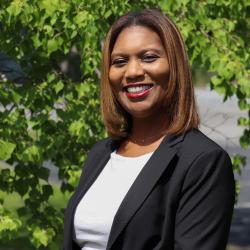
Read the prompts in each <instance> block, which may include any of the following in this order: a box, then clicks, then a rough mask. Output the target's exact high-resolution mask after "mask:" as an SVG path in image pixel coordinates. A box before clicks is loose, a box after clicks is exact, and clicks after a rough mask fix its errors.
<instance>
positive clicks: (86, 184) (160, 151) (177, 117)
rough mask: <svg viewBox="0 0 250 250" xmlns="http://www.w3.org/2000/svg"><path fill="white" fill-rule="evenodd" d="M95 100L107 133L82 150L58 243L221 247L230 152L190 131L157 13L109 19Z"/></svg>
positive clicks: (175, 51) (184, 89)
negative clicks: (81, 163)
mask: <svg viewBox="0 0 250 250" xmlns="http://www.w3.org/2000/svg"><path fill="white" fill-rule="evenodd" d="M101 104H102V114H103V119H104V123H105V127H106V129H107V132H108V134H109V136H110V137H109V138H107V139H104V140H102V141H100V142H98V143H96V144H95V145H94V147H93V148H92V149H91V151H90V152H89V155H88V159H87V161H86V164H85V166H84V170H83V174H82V176H81V179H80V182H79V185H78V188H77V190H76V191H75V193H74V195H73V196H72V197H71V199H70V201H69V204H68V207H67V209H66V212H65V228H64V249H65V250H71V249H84V250H90V249H91V250H94V249H110V250H152V249H154V250H160V249H162V250H163V249H168V250H171V249H190V250H196V249H197V250H203V249H204V250H205V249H206V250H215V249H216V250H217V249H219V250H220V249H225V247H226V243H227V238H228V234H229V229H230V222H231V216H232V211H233V205H234V191H235V190H234V178H233V173H232V166H231V162H230V158H229V157H228V155H227V153H226V152H225V151H224V150H223V149H222V148H220V147H219V146H218V145H217V144H215V143H214V142H213V141H211V140H210V139H208V138H207V137H206V136H205V135H203V134H202V133H201V132H200V131H199V130H198V129H197V127H198V125H199V117H198V114H197V108H196V105H195V99H194V91H193V86H192V81H191V75H190V69H189V65H188V59H187V55H186V52H185V48H184V43H183V40H182V38H181V35H180V33H179V31H178V29H177V28H176V26H175V25H174V24H173V23H172V22H171V21H170V20H169V18H168V17H166V16H164V15H163V14H162V13H161V12H159V11H157V10H143V11H141V12H130V13H128V14H126V15H125V16H122V17H121V18H119V19H118V20H117V21H116V22H115V23H114V24H113V26H112V27H111V29H110V31H109V33H108V35H107V38H106V41H105V46H104V50H103V65H102V79H101Z"/></svg>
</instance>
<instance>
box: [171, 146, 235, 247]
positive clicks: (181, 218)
mask: <svg viewBox="0 0 250 250" xmlns="http://www.w3.org/2000/svg"><path fill="white" fill-rule="evenodd" d="M234 201H235V183H234V177H233V171H232V164H231V160H230V158H229V156H228V154H227V153H226V152H225V151H224V150H222V149H215V150H211V151H209V152H203V153H201V154H200V155H199V156H198V157H197V158H196V159H195V160H194V161H193V163H192V164H191V165H190V167H189V169H188V171H187V173H186V175H185V179H184V182H183V186H182V192H181V197H180V199H179V205H178V209H177V214H176V224H175V250H222V249H225V248H226V244H227V240H228V235H229V230H230V224H231V218H232V213H233V206H234Z"/></svg>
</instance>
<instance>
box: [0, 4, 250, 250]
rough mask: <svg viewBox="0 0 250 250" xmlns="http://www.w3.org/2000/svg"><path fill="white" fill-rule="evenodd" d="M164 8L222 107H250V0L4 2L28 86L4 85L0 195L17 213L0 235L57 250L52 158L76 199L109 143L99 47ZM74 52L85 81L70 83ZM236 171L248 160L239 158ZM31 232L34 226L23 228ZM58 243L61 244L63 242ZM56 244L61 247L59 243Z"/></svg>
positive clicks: (248, 129) (4, 41) (5, 45)
mask: <svg viewBox="0 0 250 250" xmlns="http://www.w3.org/2000/svg"><path fill="white" fill-rule="evenodd" d="M146 7H159V8H161V9H162V10H163V11H164V12H165V13H167V14H169V16H171V17H172V18H173V20H174V21H175V22H176V23H177V25H178V26H179V27H180V29H181V32H182V34H183V35H184V38H185V42H186V45H187V49H188V53H189V57H190V59H191V63H192V64H193V65H202V66H203V68H205V69H206V70H207V71H208V72H212V73H213V77H212V78H211V80H210V84H211V88H212V89H214V90H215V91H217V92H219V93H220V94H221V95H222V97H223V98H224V100H226V99H227V98H229V97H231V96H233V95H236V96H237V98H238V100H239V107H240V108H241V109H243V110H249V107H250V103H249V97H250V83H249V81H250V78H249V72H250V67H249V61H250V60H249V55H250V53H249V52H250V44H249V42H248V41H249V40H250V33H249V30H250V20H249V13H250V1H249V0H240V1H239V0H227V1H226V0H220V1H215V0H207V1H194V0H178V1H176V0H175V1H173V0H168V1H164V0H162V1H156V0H139V1H132V0H130V1H129V0H126V1H118V0H110V1H104V0H93V1H86V0H74V1H67V0H42V1H35V0H3V1H1V3H0V32H1V39H0V50H1V52H4V53H6V54H8V55H9V56H11V57H12V58H13V59H15V60H16V61H17V62H18V63H19V64H20V65H21V67H22V69H23V70H24V72H25V73H26V75H27V76H29V79H30V82H27V83H25V84H23V85H16V84H13V83H10V82H8V83H1V84H0V160H4V161H6V162H7V163H8V164H9V165H11V166H13V167H10V168H8V169H6V168H5V169H2V170H1V171H0V189H1V190H2V191H3V192H5V193H6V195H12V194H18V195H19V196H20V197H21V198H22V200H23V204H20V207H19V209H18V214H17V215H14V214H12V213H10V212H9V211H7V210H6V209H4V206H5V203H3V202H2V205H1V208H0V237H1V238H2V239H5V238H6V237H10V238H15V235H16V233H15V232H16V230H17V229H18V230H20V231H22V232H25V234H26V235H28V238H29V239H30V242H31V243H32V244H33V246H34V247H35V248H37V249H39V248H40V249H42V248H43V247H46V249H52V246H53V244H54V243H53V241H54V240H55V239H57V238H58V236H60V235H61V233H62V227H63V213H62V211H61V209H60V208H57V207H55V206H53V205H52V204H51V202H50V198H51V197H52V196H53V194H54V191H55V190H54V188H53V186H52V185H51V182H50V181H49V176H50V170H48V169H47V168H46V167H45V165H44V162H45V161H49V162H51V164H53V165H55V166H56V167H57V169H58V177H59V179H60V181H61V191H62V192H66V191H69V192H72V191H73V190H74V187H75V185H76V184H77V182H78V180H79V175H80V173H81V166H82V164H83V163H84V161H85V158H86V153H87V152H88V150H89V149H90V147H91V146H92V145H93V143H94V142H95V141H97V140H99V139H100V138H103V137H104V136H105V132H104V128H103V125H102V122H101V118H100V113H99V70H98V69H99V66H100V59H101V44H102V41H103V39H104V37H105V34H106V32H107V30H108V28H109V26H110V24H111V23H112V22H113V21H114V20H115V19H116V18H117V17H118V16H120V15H122V14H123V13H126V12H127V11H129V10H136V9H142V8H146ZM73 47H75V48H76V49H77V51H78V52H79V55H80V57H81V58H80V59H81V65H80V67H81V72H82V76H81V80H80V82H73V81H72V80H71V79H70V78H69V76H68V75H67V74H66V73H64V72H63V70H62V68H61V66H60V64H61V63H62V62H63V61H64V60H65V58H66V56H67V55H69V54H70V53H72V48H73ZM249 116H250V112H249V113H248V117H244V118H239V125H240V126H243V127H244V129H245V130H244V134H243V135H242V137H241V139H240V143H241V146H242V147H244V148H247V147H248V146H249V144H250V139H249V138H250V122H249ZM234 164H235V171H240V169H241V167H242V164H244V159H243V158H241V157H235V158H234ZM27 225H28V226H27ZM59 238H60V237H59ZM58 244H60V243H58Z"/></svg>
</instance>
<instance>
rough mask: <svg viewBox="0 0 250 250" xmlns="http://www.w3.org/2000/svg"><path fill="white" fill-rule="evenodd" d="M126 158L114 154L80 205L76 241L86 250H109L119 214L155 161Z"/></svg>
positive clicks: (139, 157)
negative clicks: (144, 171) (145, 169)
mask: <svg viewBox="0 0 250 250" xmlns="http://www.w3.org/2000/svg"><path fill="white" fill-rule="evenodd" d="M152 154H153V152H152V153H148V154H145V155H142V156H138V157H124V156H121V155H118V154H116V153H115V152H113V153H112V154H111V157H110V160H109V161H108V162H107V164H106V166H105V167H104V168H103V170H102V172H101V173H100V175H99V176H98V178H97V179H96V180H95V182H94V183H93V184H92V186H91V187H90V188H89V190H88V191H87V192H86V194H85V195H84V197H83V198H82V199H81V201H80V202H79V204H78V206H77V208H76V212H75V216H74V229H75V241H76V242H77V244H78V245H79V246H80V247H81V249H82V250H104V249H106V246H107V242H108V238H109V234H110V230H111V226H112V223H113V219H114V217H115V214H116V212H117V210H118V208H119V206H120V204H121V203H122V200H123V199H124V197H125V195H126V194H127V192H128V190H129V188H130V187H131V185H132V184H133V182H134V181H135V179H136V177H137V176H138V174H139V173H140V171H141V170H142V168H143V167H144V165H145V164H146V162H147V161H148V159H149V158H150V157H151V155H152Z"/></svg>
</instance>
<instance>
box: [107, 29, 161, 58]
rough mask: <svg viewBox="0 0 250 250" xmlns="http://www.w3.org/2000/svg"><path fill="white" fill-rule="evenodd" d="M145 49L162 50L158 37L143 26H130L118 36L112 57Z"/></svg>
mask: <svg viewBox="0 0 250 250" xmlns="http://www.w3.org/2000/svg"><path fill="white" fill-rule="evenodd" d="M145 49H149V50H150V49H155V50H162V49H164V47H163V44H162V42H161V39H160V37H159V35H158V34H157V33H156V32H155V31H153V30H152V29H150V28H147V27H144V26H130V27H127V28H125V29H123V30H122V31H121V32H120V34H119V35H118V37H117V39H116V41H115V44H114V47H113V50H112V55H114V54H116V53H124V52H126V51H131V52H133V51H134V50H135V51H138V50H145Z"/></svg>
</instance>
